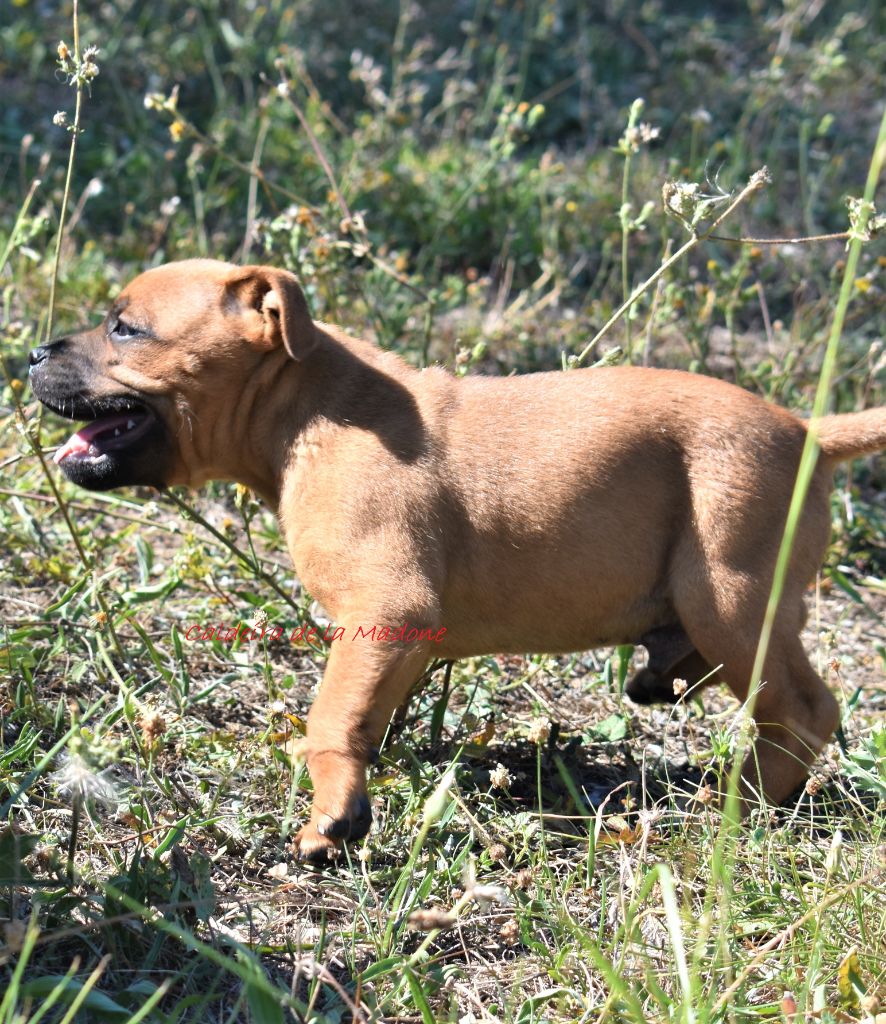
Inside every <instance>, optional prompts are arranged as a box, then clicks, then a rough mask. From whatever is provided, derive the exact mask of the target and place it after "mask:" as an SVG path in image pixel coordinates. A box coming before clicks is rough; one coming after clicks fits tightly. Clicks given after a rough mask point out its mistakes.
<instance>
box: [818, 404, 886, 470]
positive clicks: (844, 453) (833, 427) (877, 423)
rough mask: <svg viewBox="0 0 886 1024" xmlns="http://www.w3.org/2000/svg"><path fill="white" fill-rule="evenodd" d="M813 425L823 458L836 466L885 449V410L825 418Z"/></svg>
mask: <svg viewBox="0 0 886 1024" xmlns="http://www.w3.org/2000/svg"><path fill="white" fill-rule="evenodd" d="M813 422H814V424H815V431H816V439H817V441H818V443H819V445H820V447H821V451H822V454H823V455H824V457H825V458H827V459H833V460H834V461H835V462H840V461H842V460H844V459H854V458H856V456H858V455H870V454H872V453H873V452H879V451H882V450H883V449H884V448H886V406H883V407H881V408H879V409H868V410H866V411H865V412H850V413H845V414H844V415H842V416H824V417H822V418H821V419H820V420H815V421H813Z"/></svg>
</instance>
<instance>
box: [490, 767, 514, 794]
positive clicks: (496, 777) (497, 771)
mask: <svg viewBox="0 0 886 1024" xmlns="http://www.w3.org/2000/svg"><path fill="white" fill-rule="evenodd" d="M512 782H513V779H512V778H511V773H510V772H509V771H508V770H507V768H505V766H504V765H503V764H497V765H496V766H495V767H494V768H493V769H492V771H491V772H490V773H489V785H490V786H492V788H493V789H508V788H509V787H510V785H511V783H512Z"/></svg>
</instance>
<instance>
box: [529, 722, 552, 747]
mask: <svg viewBox="0 0 886 1024" xmlns="http://www.w3.org/2000/svg"><path fill="white" fill-rule="evenodd" d="M550 735H551V723H550V721H548V719H547V718H535V719H533V720H532V722H531V723H530V725H529V742H530V743H536V744H537V745H538V746H541V745H542V743H546V742H547V739H548V737H549V736H550Z"/></svg>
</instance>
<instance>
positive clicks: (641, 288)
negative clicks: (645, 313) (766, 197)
mask: <svg viewBox="0 0 886 1024" xmlns="http://www.w3.org/2000/svg"><path fill="white" fill-rule="evenodd" d="M759 173H760V172H758V174H757V175H754V176H753V177H752V178H751V180H750V181H749V182H748V183H747V185H745V187H744V188H743V189H742V190H741V192H739V194H738V195H737V196H736V197H735V199H733V201H732V202H731V203H730V204H729V206H728V207H727V208H726V209H725V210H724V211H723V213H721V214H720V216H719V217H718V218H717V219H716V220H715V221H714V222H713V224H711V226H710V227H709V228H708V229H707V231H705V232H704V233H703V234H693V236H692V237H691V238H690V239H689V241H688V242H684V244H683V245H681V246H680V248H679V249H678V250H677V251H676V252H675V253H674V254H673V256H671V257H670V258H669V259H666V260H665V261H664V263H662V264H661V266H660V267H659V268H658V270H656V271H655V273H654V274H653V275H652V276H651V277H649V278H647V279H646V280H645V281H644V282H643V283H642V284H640V285H638V286H637V287H636V288H635V289H634V290H633V292H631V294H630V295H629V296H628V298H627V299H626V300H625V301H624V302H623V303H622V304H621V305H620V306H619V307H618V309H617V310H616V311H615V312H614V313H613V314H612V316H611V317H610V318H609V319H608V320H607V321H606V323H605V324H603V326H602V327H601V328H600V330H599V331H597V333H596V334H595V335H594V337H593V338H591V340H590V341H589V342H588V343H587V345H585V347H584V348H583V349H582V350H581V352H580V353H579V354H578V355H577V356H575V357H574V358H573V359H571V360H570V365H571V366H579V365H580V364H581V363H583V362H584V360H585V359H586V358H587V356H588V355H589V354H590V353H591V351H592V350H593V349H594V348H595V347H596V346H597V344H598V342H599V341H600V340H601V338H603V337H604V336H605V335H606V334H607V333H608V332H609V331H610V330H611V329H612V327H613V326H614V325H615V324H617V323H618V321H619V320H621V318H622V317H623V316H624V315H625V313H627V311H628V310H629V309H630V308H631V306H633V304H634V303H635V302H636V301H637V299H639V298H640V296H641V295H643V294H644V293H645V292H647V291H648V290H649V289H650V288H651V287H652V286H653V285H654V284H655V283H656V281H658V280H659V278H661V277H662V275H663V274H666V273H667V272H668V270H670V268H671V267H672V266H673V265H674V264H675V263H677V262H678V261H679V260H681V259H682V258H683V257H684V256H685V255H686V254H687V253H688V252H691V251H692V250H693V249H694V248H696V246H698V245H701V243H702V242H705V241H707V240H708V239H709V238H710V237H711V236H712V235H713V233H714V232H715V231H716V230H717V228H718V227H719V226H720V225H721V224H722V223H723V222H724V221H725V220H726V218H727V217H729V216H730V215H731V214H732V213H733V212H734V211H735V210H736V209H737V208H738V207H739V206H740V205H741V204H742V203H743V202H744V201H745V200H746V199H747V198H748V197H749V196H750V195H752V194H753V193H754V192H757V191H759V190H760V189H761V188H762V187H763V186H764V185H765V183H766V181H765V178H764V177H762V176H761V177H758V175H759Z"/></svg>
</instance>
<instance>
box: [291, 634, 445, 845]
mask: <svg viewBox="0 0 886 1024" xmlns="http://www.w3.org/2000/svg"><path fill="white" fill-rule="evenodd" d="M362 632H363V630H362V628H361V627H357V628H346V630H345V633H346V635H345V637H343V638H342V639H340V640H336V641H333V643H332V647H331V651H330V655H329V661H328V662H327V665H326V672H325V673H324V675H323V682H322V683H321V685H320V692H319V694H318V695H317V699H316V700H315V701H314V705H313V707H312V708H311V710H310V713H309V714H308V728H307V737H306V739H305V743H304V748H303V752H304V756H305V760H306V761H307V765H308V771H309V772H310V775H311V781H312V782H313V785H314V802H313V805H312V807H311V817H310V820H309V821H308V823H307V825H305V827H304V828H303V829H302V830H301V831H300V832H299V833H298V835H297V836H296V839H295V850H296V853H297V854H298V856H299V858H301V859H307V860H325V859H326V858H327V857H328V856H329V854H330V853H331V852H332V851H334V850H336V849H337V848H338V847H339V845H340V844H341V842H342V841H344V840H348V839H360V838H361V837H362V836H364V835H366V833H367V832H368V831H369V827H370V825H371V824H372V812H371V810H370V807H369V799H368V797H367V795H366V768H367V765H368V763H369V761H370V759H371V758H372V756H373V755H374V753H375V751H376V749H377V748H378V745H379V743H380V742H381V740H382V737H383V736H384V733H385V729H386V728H387V726H388V723H389V722H390V720H391V716H392V714H393V713H394V711H395V710H396V708H397V707H398V706H399V705H400V703H401V702H402V701H403V700H404V698H405V697H406V695H407V694H408V693H409V691H410V689H411V688H412V686H413V685H414V683H415V682H416V680H418V678H419V677H420V676H421V674H422V672H423V671H424V669H425V667H426V666H427V663H428V660H429V657H430V651H429V647H428V644H427V642H417V643H405V642H399V641H390V640H378V639H367V638H364V637H363V636H362V635H358V636H357V637H356V638H355V634H362Z"/></svg>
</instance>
